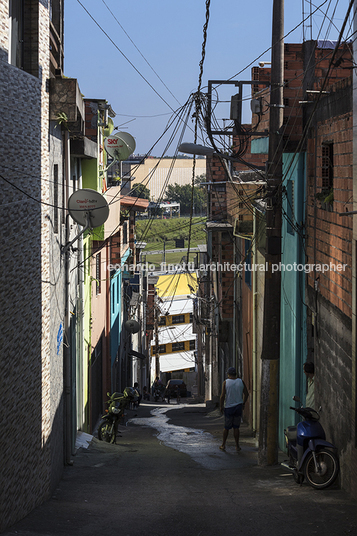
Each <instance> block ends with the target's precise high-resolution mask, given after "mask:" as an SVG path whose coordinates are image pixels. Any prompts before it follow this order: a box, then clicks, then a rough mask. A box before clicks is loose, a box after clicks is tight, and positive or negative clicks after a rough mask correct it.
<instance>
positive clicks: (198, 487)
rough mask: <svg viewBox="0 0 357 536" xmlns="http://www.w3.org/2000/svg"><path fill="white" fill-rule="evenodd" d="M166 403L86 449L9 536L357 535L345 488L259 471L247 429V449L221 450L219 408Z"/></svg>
mask: <svg viewBox="0 0 357 536" xmlns="http://www.w3.org/2000/svg"><path fill="white" fill-rule="evenodd" d="M166 406H167V405H164V404H161V405H160V404H143V405H141V406H140V407H139V408H138V410H136V411H135V413H136V414H137V416H136V418H135V420H134V421H132V422H129V423H128V425H127V426H125V427H121V436H122V437H120V438H118V440H117V445H108V444H106V443H102V442H100V441H98V440H97V439H96V438H94V439H93V441H92V442H91V444H90V446H89V448H88V449H80V450H79V451H78V452H77V454H76V456H75V458H74V465H73V466H71V467H66V468H65V471H64V476H63V479H62V481H61V482H60V484H59V486H58V488H57V489H56V490H55V492H54V494H53V496H52V498H51V499H50V500H49V501H47V502H46V503H45V504H43V505H41V506H39V507H38V508H37V509H35V510H34V511H33V512H31V514H30V515H28V516H27V517H26V518H25V519H23V520H22V521H20V522H18V523H16V524H15V525H14V526H12V527H11V528H10V529H9V530H8V531H7V532H5V533H4V535H5V536H10V535H11V536H14V535H17V536H57V535H66V536H72V535H73V536H74V535H76V536H82V535H83V536H84V535H85V536H91V535H96V536H97V535H98V534H100V535H103V534H110V535H118V536H139V535H140V536H141V535H143V534H145V535H148V536H221V535H225V534H232V535H242V536H243V535H244V536H250V535H254V536H256V535H260V534H262V535H263V534H264V535H267V536H270V535H274V536H280V535H281V536H283V535H284V536H286V535H292V536H295V535H296V536H298V535H299V536H300V535H301V534H303V535H304V536H310V535H321V536H322V535H323V536H341V535H345V534H346V535H357V518H356V503H355V502H352V501H350V500H349V498H348V496H347V495H346V494H345V493H344V492H342V491H341V490H340V489H339V488H338V485H335V486H333V487H331V488H329V489H327V490H323V491H316V490H313V489H312V488H311V487H309V486H308V485H307V484H303V485H302V486H298V485H297V484H296V483H295V482H294V481H293V478H292V476H291V475H290V474H287V472H286V471H285V470H284V469H283V468H281V467H280V466H274V467H258V465H257V447H256V444H255V441H254V439H253V438H252V437H250V436H249V433H248V430H247V429H246V427H245V426H244V425H243V426H242V428H241V446H242V450H241V452H239V453H236V452H235V448H234V441H233V436H232V434H231V435H230V438H229V439H228V443H227V451H226V452H221V451H220V450H219V445H220V442H221V435H222V428H223V418H222V417H221V416H220V414H219V412H218V411H217V410H216V411H211V412H208V410H207V409H206V408H205V406H203V405H192V404H190V405H185V406H177V407H176V406H175V404H171V405H170V409H169V410H168V411H167V407H166ZM155 408H158V409H156V410H155ZM152 411H154V414H152V413H151V412H152ZM131 416H132V417H134V412H130V415H129V417H131ZM134 423H135V424H134ZM168 445H169V446H168ZM176 449H179V450H176Z"/></svg>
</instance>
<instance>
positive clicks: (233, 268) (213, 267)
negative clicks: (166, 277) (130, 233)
mask: <svg viewBox="0 0 357 536" xmlns="http://www.w3.org/2000/svg"><path fill="white" fill-rule="evenodd" d="M347 266H348V265H347V264H340V263H338V264H334V263H331V262H330V263H329V264H298V263H296V262H294V263H291V264H284V263H281V262H279V263H278V264H272V265H271V271H272V273H275V272H305V273H306V274H309V273H310V272H314V271H315V272H321V273H325V272H344V271H345V270H346V267H347ZM108 270H109V271H113V270H114V271H117V270H123V271H124V272H138V271H143V272H144V271H145V272H157V271H160V272H166V273H174V272H177V271H186V270H188V271H194V270H200V271H205V272H209V271H211V272H243V271H248V272H267V271H268V270H269V264H268V263H267V262H265V263H261V264H251V263H248V262H243V263H240V264H231V263H229V262H224V263H209V264H199V265H198V266H195V263H193V262H189V263H186V262H183V263H180V264H170V263H166V262H162V263H161V264H160V268H157V267H156V265H155V264H149V263H147V262H146V263H139V264H137V265H134V264H129V265H128V264H124V265H121V264H109V265H108Z"/></svg>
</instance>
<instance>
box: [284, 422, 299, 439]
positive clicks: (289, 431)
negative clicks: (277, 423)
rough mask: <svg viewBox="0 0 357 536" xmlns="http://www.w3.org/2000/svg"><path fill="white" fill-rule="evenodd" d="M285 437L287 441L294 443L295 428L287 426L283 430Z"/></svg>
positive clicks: (295, 436)
mask: <svg viewBox="0 0 357 536" xmlns="http://www.w3.org/2000/svg"><path fill="white" fill-rule="evenodd" d="M285 433H286V437H287V438H288V440H289V441H295V440H296V438H297V427H296V426H288V427H287V428H286V430H285Z"/></svg>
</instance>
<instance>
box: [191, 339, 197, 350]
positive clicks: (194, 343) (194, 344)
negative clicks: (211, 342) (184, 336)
mask: <svg viewBox="0 0 357 536" xmlns="http://www.w3.org/2000/svg"><path fill="white" fill-rule="evenodd" d="M190 350H196V341H195V340H193V341H190Z"/></svg>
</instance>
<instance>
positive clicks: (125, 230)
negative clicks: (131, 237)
mask: <svg viewBox="0 0 357 536" xmlns="http://www.w3.org/2000/svg"><path fill="white" fill-rule="evenodd" d="M127 243H128V222H127V221H125V222H124V223H123V244H124V245H125V244H127Z"/></svg>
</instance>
